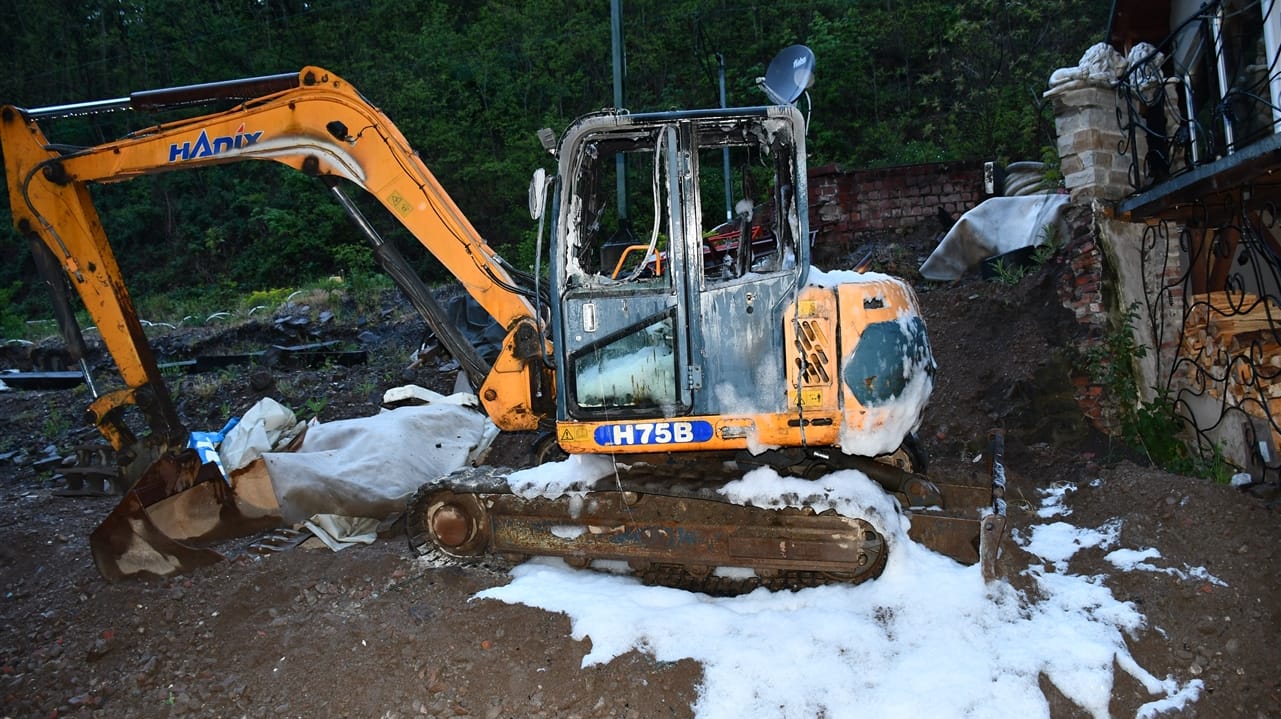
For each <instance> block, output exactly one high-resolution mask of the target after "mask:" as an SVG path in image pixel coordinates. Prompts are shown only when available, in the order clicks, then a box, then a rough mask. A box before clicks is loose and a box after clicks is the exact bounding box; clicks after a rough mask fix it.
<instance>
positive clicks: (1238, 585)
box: [0, 244, 1281, 719]
mask: <svg viewBox="0 0 1281 719" xmlns="http://www.w3.org/2000/svg"><path fill="white" fill-rule="evenodd" d="M917 249H919V248H917V247H913V246H908V247H902V246H895V245H892V244H891V245H887V246H884V247H882V248H881V251H880V255H879V257H880V259H881V261H882V265H888V267H883V269H889V270H895V269H902V268H895V267H893V266H892V265H893V258H894V257H900V256H903V255H907V256H909V257H910V255H911V253H912V252H913V251H915V250H917ZM1052 271H1053V270H1052V269H1048V270H1042V271H1041V272H1040V273H1038V274H1037V275H1034V276H1032V277H1030V278H1028V279H1026V280H1024V282H1023V283H1021V284H1020V285H1019V286H1018V287H1017V288H1012V289H1011V288H1006V287H1004V286H1000V285H994V284H991V283H983V282H981V281H979V280H977V279H974V280H966V281H962V282H960V283H956V284H952V285H948V286H936V287H931V288H926V289H923V290H922V291H921V299H922V302H923V304H924V306H925V308H926V315H927V323H928V326H929V330H930V333H931V340H932V342H933V346H934V350H935V354H936V357H937V359H938V362H939V370H940V374H939V381H938V385H937V387H936V391H935V394H934V398H933V401H932V404H931V407H930V409H929V410H928V412H927V416H926V419H925V423H924V425H923V426H922V428H921V436H922V439H923V441H924V443H925V446H926V448H927V449H928V450H929V452H930V454H931V456H932V465H931V469H930V474H931V476H933V477H934V478H936V479H946V478H955V477H959V476H967V475H969V474H972V473H974V472H976V471H978V470H977V469H976V467H979V466H981V465H975V464H973V463H972V462H971V461H970V459H971V458H972V457H973V456H974V455H975V453H976V452H977V451H979V447H980V446H981V439H982V438H983V437H984V436H985V434H986V432H987V430H988V429H989V428H991V427H1003V428H1005V429H1006V432H1007V454H1006V460H1007V466H1008V470H1009V473H1010V477H1011V492H1012V495H1013V496H1014V501H1013V502H1012V510H1011V520H1012V524H1013V529H1014V531H1015V532H1016V533H1017V532H1018V531H1019V530H1021V529H1025V528H1026V526H1027V524H1028V523H1029V522H1030V521H1031V520H1033V519H1034V516H1033V513H1032V511H1031V510H1032V508H1033V506H1034V504H1035V503H1036V502H1037V500H1038V498H1039V495H1038V493H1037V490H1039V489H1045V488H1048V487H1051V486H1063V485H1064V484H1070V485H1071V486H1073V487H1074V488H1075V491H1071V492H1068V493H1067V495H1066V500H1065V501H1066V506H1067V507H1068V508H1069V509H1070V510H1071V511H1072V515H1071V516H1070V517H1069V520H1070V521H1071V522H1072V523H1073V524H1076V525H1078V526H1083V527H1097V526H1101V525H1102V524H1104V523H1105V522H1108V521H1109V520H1114V519H1119V520H1120V521H1121V540H1122V543H1123V544H1124V545H1125V546H1141V547H1155V548H1157V549H1159V550H1160V552H1161V553H1162V556H1163V558H1164V559H1163V562H1164V566H1171V567H1190V568H1191V567H1203V568H1204V569H1205V570H1206V571H1207V572H1208V573H1209V574H1211V575H1213V577H1215V578H1217V579H1219V580H1221V581H1222V582H1223V584H1216V583H1214V582H1211V581H1206V580H1204V579H1197V578H1195V577H1189V578H1188V579H1186V580H1179V581H1175V582H1172V581H1171V580H1170V578H1169V577H1168V576H1166V575H1158V574H1153V573H1151V572H1129V573H1119V572H1116V571H1115V570H1114V568H1113V567H1112V566H1111V565H1110V564H1108V563H1107V562H1106V561H1105V560H1104V559H1103V552H1101V551H1098V550H1086V551H1083V552H1081V553H1080V554H1079V555H1078V557H1077V558H1076V559H1074V562H1073V564H1072V567H1071V571H1073V572H1074V573H1076V574H1086V575H1092V574H1098V575H1101V576H1103V575H1106V576H1105V577H1104V578H1103V579H1101V580H1100V581H1104V582H1105V583H1106V584H1107V585H1108V586H1109V587H1110V588H1111V589H1112V591H1113V593H1114V594H1115V595H1116V596H1118V597H1119V598H1122V599H1125V600H1128V601H1132V602H1134V603H1135V604H1136V605H1137V606H1138V607H1139V608H1140V610H1141V611H1142V612H1143V613H1144V614H1145V615H1146V616H1147V618H1148V622H1149V627H1148V629H1147V630H1145V631H1143V632H1141V633H1139V634H1138V635H1137V636H1136V637H1134V638H1133V639H1132V640H1131V648H1132V650H1133V654H1134V656H1135V659H1136V660H1137V661H1138V662H1139V663H1140V664H1141V665H1142V666H1143V667H1145V668H1147V669H1148V670H1149V671H1151V672H1152V673H1154V674H1156V675H1157V676H1164V675H1166V674H1174V675H1176V676H1179V677H1181V678H1182V679H1183V680H1185V681H1186V680H1187V679H1188V678H1190V677H1193V676H1195V677H1199V678H1201V679H1203V680H1204V682H1205V689H1204V693H1203V695H1202V697H1201V698H1200V699H1199V700H1198V701H1197V702H1195V703H1193V704H1191V705H1190V706H1189V707H1188V708H1186V709H1185V710H1184V711H1183V712H1182V715H1183V716H1197V717H1224V718H1226V717H1260V718H1262V717H1275V716H1281V680H1279V679H1278V677H1277V674H1276V671H1275V670H1276V667H1277V666H1281V644H1279V643H1278V642H1277V641H1276V638H1277V637H1278V636H1281V602H1279V601H1278V596H1277V592H1278V588H1279V587H1281V562H1279V561H1278V559H1279V558H1278V556H1277V553H1278V550H1279V549H1281V514H1279V513H1278V512H1277V511H1276V510H1275V509H1274V508H1273V507H1274V505H1270V504H1269V503H1268V498H1267V497H1264V498H1259V497H1255V496H1252V495H1250V494H1246V493H1242V492H1240V491H1238V490H1235V489H1232V488H1229V487H1225V486H1222V485H1215V484H1213V483H1211V482H1209V481H1207V480H1204V479H1198V478H1188V477H1180V476H1175V475H1170V474H1167V473H1165V472H1162V471H1160V470H1158V469H1154V468H1151V467H1148V466H1144V465H1143V463H1142V462H1141V461H1139V460H1141V457H1138V456H1135V455H1133V454H1132V453H1128V452H1126V451H1124V450H1122V449H1121V448H1120V447H1119V445H1118V444H1117V443H1116V442H1112V441H1109V440H1108V439H1107V438H1106V437H1102V436H1101V435H1099V434H1098V433H1097V432H1093V431H1091V430H1089V429H1088V428H1086V427H1085V425H1084V422H1083V421H1082V420H1081V418H1080V416H1079V413H1077V412H1076V411H1075V409H1074V408H1073V407H1072V406H1071V405H1070V403H1067V405H1065V404H1064V403H1063V401H1062V396H1063V386H1062V385H1063V384H1065V383H1066V378H1065V377H1062V376H1061V375H1063V373H1062V372H1061V371H1057V370H1056V367H1057V366H1058V365H1056V362H1057V361H1058V360H1057V359H1056V357H1057V356H1058V355H1057V354H1056V353H1055V352H1054V350H1055V348H1058V347H1062V346H1064V345H1065V344H1069V343H1071V342H1072V339H1073V338H1072V336H1071V333H1072V329H1071V327H1069V326H1068V325H1067V324H1065V323H1064V322H1063V317H1062V314H1061V311H1060V310H1059V309H1058V308H1057V305H1056V303H1054V302H1052V301H1050V299H1049V298H1050V297H1051V296H1052V295H1051V294H1050V293H1049V290H1048V288H1049V287H1050V282H1049V277H1041V276H1040V275H1041V274H1048V273H1051V272H1052ZM317 309H318V308H317V307H310V308H308V309H307V310H306V311H304V309H303V308H302V307H300V306H295V307H293V308H287V309H286V310H285V311H284V312H283V314H282V315H281V316H282V317H289V316H293V317H303V316H306V317H309V318H310V319H309V321H308V322H307V323H305V324H303V323H293V324H291V323H288V322H281V323H276V322H271V321H259V322H257V323H250V324H245V325H241V324H237V325H236V326H235V327H234V328H227V327H221V328H220V327H212V328H199V329H188V330H179V331H170V330H160V329H157V330H156V336H155V338H154V339H155V344H156V346H157V348H158V350H159V353H160V355H161V357H162V361H163V360H164V359H177V358H184V357H186V356H190V355H191V354H193V353H196V352H205V353H211V352H237V351H247V349H252V348H261V347H263V346H266V345H269V344H272V343H283V344H290V343H296V342H298V341H300V340H338V341H340V342H342V343H344V346H347V347H352V346H359V347H361V348H363V349H366V350H368V352H369V359H368V361H367V362H365V363H363V364H359V365H354V366H351V367H345V366H339V365H334V364H331V365H326V366H320V367H313V368H300V369H293V370H286V369H279V370H277V371H275V372H273V376H272V377H271V379H272V380H273V381H272V382H271V383H269V384H267V385H266V386H264V383H263V381H262V380H263V378H262V377H261V376H260V377H257V378H254V377H253V376H252V372H251V371H250V370H249V369H248V368H238V369H229V370H223V371H219V372H214V373H207V374H202V375H189V376H182V377H174V378H172V379H171V384H173V385H174V389H175V392H176V394H177V396H178V398H179V407H180V410H181V412H182V414H183V417H184V419H185V420H186V421H187V422H188V423H189V425H190V426H192V427H195V428H204V429H216V428H217V427H219V426H221V424H222V421H223V420H225V418H226V416H227V415H228V414H229V413H234V412H240V411H243V410H244V409H246V408H248V407H249V406H251V405H252V403H253V402H254V401H256V399H257V398H258V397H260V396H264V395H267V396H272V397H275V398H276V399H278V400H280V401H281V402H282V403H284V404H286V405H287V406H290V407H293V408H295V410H296V411H299V412H300V414H302V415H303V417H304V418H305V417H308V416H310V415H311V414H316V415H318V416H319V418H320V419H321V420H334V419H340V418H345V417H356V416H364V415H368V414H371V413H373V412H374V411H376V409H377V406H378V404H377V403H378V398H379V397H380V396H381V392H382V391H383V390H384V389H386V388H387V387H390V386H394V385H397V384H401V383H402V382H403V381H404V379H405V377H404V376H403V371H404V368H405V365H406V364H407V357H408V352H409V349H410V348H412V347H414V346H416V344H417V341H418V339H419V334H420V332H421V330H420V329H419V325H418V323H417V322H414V321H412V319H410V318H409V316H408V312H409V310H408V308H407V307H406V306H405V305H404V303H400V302H397V301H395V300H394V299H389V300H388V301H387V307H386V311H385V312H383V313H382V314H380V315H379V319H378V320H377V321H375V322H366V323H360V322H356V321H350V322H343V321H341V320H340V319H330V320H328V321H321V320H320V319H319V318H320V317H321V315H319V314H318V313H317ZM336 309H337V310H338V311H337V312H336V314H337V315H338V317H342V316H344V314H346V315H347V316H350V315H353V314H354V313H351V312H348V313H344V312H342V311H341V308H336ZM93 361H94V365H95V367H96V368H97V375H96V376H98V377H99V381H100V382H102V383H103V384H105V385H108V386H109V383H110V380H109V376H110V369H109V368H110V363H109V361H108V360H106V359H105V358H104V357H103V356H102V355H101V352H100V351H99V352H98V353H97V354H95V356H94V357H93ZM453 376H454V375H453V372H452V371H451V370H450V368H449V367H448V366H447V365H440V364H439V363H437V364H429V365H428V366H426V367H423V368H421V369H419V370H418V371H417V374H416V375H415V376H413V377H412V378H413V379H415V380H416V381H418V382H419V383H421V384H424V385H427V386H431V387H433V388H435V389H438V390H446V391H447V390H448V389H449V388H450V387H451V386H452V382H453ZM1047 377H1049V378H1055V377H1057V379H1050V380H1047ZM255 386H257V387H260V388H262V389H255ZM87 402H88V399H87V394H86V392H85V391H84V390H83V389H79V390H62V391H21V392H19V391H10V392H0V572H2V573H3V578H4V598H3V601H0V619H2V620H3V621H0V715H3V716H6V717H64V716H80V717H90V716H92V717H176V716H190V717H241V716H247V717H287V716H290V717H322V716H333V717H339V716H341V717H386V718H390V717H409V716H433V717H489V718H491V719H492V718H497V717H667V716H690V715H691V709H690V706H691V704H692V703H693V701H694V700H695V698H696V695H697V687H698V684H699V680H700V677H701V672H702V669H701V667H700V666H699V665H698V664H697V663H695V662H692V661H688V660H687V661H681V662H676V663H660V662H656V661H654V660H653V658H652V657H650V656H647V655H645V654H642V653H637V652H633V653H630V654H627V655H625V656H623V657H621V658H619V659H616V660H615V661H613V662H610V663H609V664H606V665H603V666H594V667H590V668H586V669H584V668H582V667H581V660H582V657H583V656H584V654H585V653H586V652H587V651H588V649H589V646H587V645H586V642H578V641H574V640H572V639H571V638H570V637H569V624H568V620H567V619H566V618H565V617H564V616H561V615H555V614H549V613H546V612H543V611H540V610H535V609H530V608H528V607H523V606H511V605H506V604H502V603H500V602H496V601H492V600H476V599H472V597H473V596H474V595H475V593H476V592H478V591H479V590H481V589H484V588H486V587H490V586H494V585H497V584H501V583H503V582H505V581H507V578H506V575H505V574H504V573H502V572H501V571H495V570H491V569H487V568H484V567H468V568H460V567H452V566H442V565H439V564H435V563H432V562H430V561H427V560H424V559H416V558H411V557H410V556H409V552H408V550H407V547H406V545H405V542H404V539H403V536H402V535H400V534H399V533H397V532H396V530H395V528H394V527H392V528H390V529H389V530H388V532H387V533H386V534H385V535H384V536H383V537H382V538H381V539H380V540H379V541H378V542H376V543H374V544H373V545H370V546H361V547H355V548H352V549H349V550H346V551H343V552H340V553H332V552H330V551H328V550H326V549H323V548H321V549H315V548H308V547H306V546H304V547H301V548H296V549H293V550H290V551H285V552H279V553H274V554H270V555H268V556H260V555H257V554H254V553H252V552H249V551H248V549H247V546H248V542H247V541H244V540H242V541H237V542H230V543H227V544H225V545H222V546H220V549H222V550H223V551H224V552H225V553H227V554H229V555H231V556H232V559H231V560H230V561H227V562H224V563H222V564H220V565H217V566H214V567H209V568H206V569H203V570H199V571H196V572H194V573H192V574H190V575H187V576H182V577H176V578H171V579H167V580H163V581H150V582H147V581H125V582H117V583H109V582H106V581H105V580H103V579H102V578H100V577H99V576H98V575H97V573H96V571H95V570H94V568H93V564H92V560H91V558H90V555H89V550H88V541H87V537H88V534H89V532H90V531H91V530H92V528H93V527H94V526H95V525H96V524H97V523H98V522H99V521H100V520H101V519H102V517H104V516H105V515H106V514H107V512H108V511H109V510H110V509H111V507H112V506H113V505H114V501H115V500H114V499H112V498H109V497H97V498H66V497H61V496H57V492H58V490H60V489H61V488H62V487H63V484H62V482H61V481H60V480H58V479H57V478H56V477H55V476H54V474H53V472H52V471H50V470H49V469H47V468H44V466H43V465H39V464H38V460H40V459H41V458H43V457H45V456H47V455H52V456H55V457H56V456H61V455H63V454H66V453H68V452H69V451H70V450H71V448H73V447H75V446H76V445H78V444H81V443H83V442H86V441H92V440H93V439H94V438H95V437H94V435H93V434H92V433H91V432H90V433H86V432H85V430H83V429H82V428H79V427H76V426H74V421H73V418H75V417H78V416H80V413H81V411H82V410H83V408H84V406H85V405H86V404H87ZM531 439H532V438H531V437H529V436H528V435H520V434H516V435H508V436H505V437H504V438H502V439H501V440H500V445H499V446H498V448H497V449H496V456H495V457H494V459H495V460H496V461H495V463H503V464H511V465H519V464H521V463H522V462H524V461H527V457H528V448H529V446H530V442H531ZM1007 550H1008V551H1007V555H1006V557H1005V561H1004V569H1005V572H1006V575H1007V576H1008V577H1009V578H1010V581H1012V582H1014V583H1016V584H1017V583H1020V582H1021V581H1022V579H1021V576H1020V574H1019V571H1020V569H1021V568H1022V567H1023V566H1026V563H1027V562H1028V561H1029V559H1028V557H1026V556H1025V555H1023V553H1022V552H1021V551H1020V550H1019V549H1018V548H1017V547H1016V546H1013V543H1007ZM1171 587H1174V589H1171ZM1027 641H1029V642H1035V641H1036V637H1027ZM763 650H768V648H763ZM1043 684H1044V685H1045V689H1046V692H1047V695H1049V696H1050V699H1051V707H1052V713H1053V716H1055V717H1074V716H1078V715H1079V714H1080V712H1079V709H1076V708H1075V707H1074V706H1073V705H1072V704H1071V703H1070V702H1068V701H1067V700H1066V699H1064V698H1062V697H1061V696H1057V695H1056V694H1055V690H1054V689H1053V688H1052V687H1051V686H1050V685H1049V684H1048V682H1043ZM1148 699H1149V697H1148V696H1147V695H1146V694H1145V693H1143V691H1142V689H1141V687H1139V686H1138V685H1137V684H1136V683H1135V682H1134V681H1133V680H1131V679H1129V677H1128V675H1125V674H1124V673H1123V672H1117V683H1116V691H1115V694H1114V697H1113V706H1112V709H1113V713H1114V714H1115V715H1117V716H1132V715H1133V714H1134V712H1135V709H1136V708H1137V707H1138V706H1139V705H1140V704H1142V703H1143V702H1144V701H1147V700H1148ZM939 707H940V715H946V709H947V698H946V697H945V696H940V697H939ZM995 715H998V716H999V711H998V712H996V713H995Z"/></svg>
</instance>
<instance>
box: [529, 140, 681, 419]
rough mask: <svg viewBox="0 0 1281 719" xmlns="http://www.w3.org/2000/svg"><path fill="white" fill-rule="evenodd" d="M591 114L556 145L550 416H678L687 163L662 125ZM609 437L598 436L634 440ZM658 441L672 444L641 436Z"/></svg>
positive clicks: (569, 417)
mask: <svg viewBox="0 0 1281 719" xmlns="http://www.w3.org/2000/svg"><path fill="white" fill-rule="evenodd" d="M597 120H598V122H597V123H595V124H593V123H591V122H588V124H587V125H586V126H584V125H582V124H580V125H579V126H578V127H577V128H575V129H572V130H571V133H570V134H568V135H567V136H566V141H565V142H564V143H562V190H561V192H562V195H561V201H560V212H559V218H558V220H559V227H558V231H557V234H558V237H559V238H560V243H559V247H558V249H557V258H556V263H555V271H556V274H557V277H556V280H557V282H556V283H555V285H554V290H555V292H556V293H557V298H556V299H557V300H558V301H557V302H555V303H554V307H553V312H554V315H553V322H556V323H558V325H559V326H558V330H559V332H558V334H559V339H560V341H559V342H558V343H556V344H557V370H558V376H559V377H560V378H562V381H561V388H562V389H563V391H562V392H561V393H560V396H559V397H558V403H559V405H560V406H559V413H560V418H561V419H562V420H564V419H569V420H578V421H605V420H621V419H652V418H670V417H680V416H684V415H687V414H688V413H689V411H690V408H691V406H692V394H691V386H690V381H689V366H690V357H689V355H690V350H689V339H688V333H689V321H688V317H687V316H686V312H687V311H688V307H689V304H688V299H687V298H688V294H687V292H688V290H687V284H688V282H689V276H688V272H687V270H686V264H687V261H686V256H685V255H686V250H685V247H686V245H687V244H688V243H687V242H686V239H685V235H686V232H687V228H686V220H685V217H686V212H685V210H684V204H685V200H684V199H683V195H682V175H683V173H684V172H685V168H684V164H686V163H685V162H684V161H683V159H682V158H683V156H684V153H683V152H682V150H681V148H680V146H679V145H680V143H679V137H678V132H677V129H676V127H675V126H674V125H672V124H665V123H657V124H647V125H644V126H637V125H634V124H632V123H629V122H627V116H613V115H610V116H598V118H597ZM620 158H622V159H621V160H620ZM620 178H621V181H620ZM644 426H645V427H650V428H652V427H654V426H656V425H654V424H653V423H650V424H648V425H644ZM664 426H668V427H669V429H668V433H669V434H670V426H669V425H664ZM620 432H621V433H620V434H619V436H618V437H613V436H612V435H611V436H608V437H602V438H598V443H599V444H634V443H640V442H641V440H642V438H641V437H640V436H631V435H629V430H628V429H627V428H623V429H622V430H620ZM664 439H666V440H667V441H674V439H673V438H671V437H667V438H662V437H653V436H650V437H646V438H644V440H645V441H644V443H647V444H648V443H662V442H663V440H664ZM600 440H604V441H600Z"/></svg>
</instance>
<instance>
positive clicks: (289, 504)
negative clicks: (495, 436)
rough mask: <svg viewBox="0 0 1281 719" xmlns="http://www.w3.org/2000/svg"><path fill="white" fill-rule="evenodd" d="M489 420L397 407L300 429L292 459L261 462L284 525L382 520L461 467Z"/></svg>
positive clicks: (463, 412) (282, 456)
mask: <svg viewBox="0 0 1281 719" xmlns="http://www.w3.org/2000/svg"><path fill="white" fill-rule="evenodd" d="M487 424H489V420H488V418H487V417H485V416H484V415H483V414H481V413H480V412H477V411H476V410H474V409H470V408H467V407H462V406H459V405H457V404H446V403H439V404H429V405H424V406H414V407H400V408H398V409H394V410H388V411H386V412H383V413H381V414H377V415H374V416H371V417H362V418H359V419H350V420H340V421H337V422H325V423H322V424H316V425H312V426H310V427H308V428H307V434H306V435H305V436H304V437H303V442H302V446H301V447H299V448H298V451H296V452H267V453H265V454H263V459H264V461H265V462H266V464H267V471H268V473H269V474H270V475H271V484H272V487H273V489H274V490H275V493H276V498H277V500H278V501H279V503H280V510H281V515H282V516H283V518H284V520H285V522H287V523H295V522H301V521H303V520H306V519H308V518H310V517H312V516H313V515H316V514H337V515H343V516H347V517H372V518H377V519H381V518H385V517H389V516H391V515H394V514H396V513H397V512H401V511H403V510H404V508H405V501H406V500H407V499H408V497H409V496H410V495H411V494H413V493H414V492H415V491H417V489H418V488H419V487H420V486H421V485H422V484H423V483H424V482H426V481H428V480H431V479H435V478H436V477H439V476H441V475H445V474H448V473H450V472H452V471H454V470H456V469H458V468H460V467H462V466H464V465H465V464H466V463H467V461H468V458H469V456H470V455H471V454H472V451H473V450H475V449H477V448H478V447H479V446H481V445H482V443H483V442H484V441H485V440H486V438H487V436H488V434H489V433H488V432H487V429H486V425H487Z"/></svg>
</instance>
